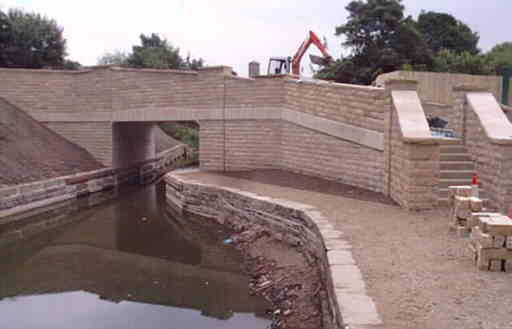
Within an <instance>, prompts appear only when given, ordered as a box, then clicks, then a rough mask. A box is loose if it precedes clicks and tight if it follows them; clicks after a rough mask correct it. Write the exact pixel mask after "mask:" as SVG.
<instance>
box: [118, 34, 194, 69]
mask: <svg viewBox="0 0 512 329" xmlns="http://www.w3.org/2000/svg"><path fill="white" fill-rule="evenodd" d="M140 41H141V45H140V46H133V47H132V53H131V54H130V55H129V56H128V58H127V59H126V64H127V65H128V66H130V67H138V68H155V69H198V68H200V67H201V66H203V60H202V59H192V58H190V55H189V56H187V57H186V58H185V59H183V58H182V57H181V56H180V49H179V48H175V47H174V46H172V45H171V44H170V43H169V42H168V41H167V39H165V38H161V37H160V36H159V35H158V34H155V33H152V34H151V35H150V36H146V35H144V34H141V35H140Z"/></svg>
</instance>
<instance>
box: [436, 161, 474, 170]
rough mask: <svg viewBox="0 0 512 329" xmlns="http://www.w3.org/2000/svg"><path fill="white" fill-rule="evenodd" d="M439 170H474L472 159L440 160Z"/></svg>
mask: <svg viewBox="0 0 512 329" xmlns="http://www.w3.org/2000/svg"><path fill="white" fill-rule="evenodd" d="M440 167H441V170H474V169H475V164H474V163H473V161H441V162H440Z"/></svg>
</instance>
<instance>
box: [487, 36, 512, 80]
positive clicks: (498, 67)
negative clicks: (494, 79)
mask: <svg viewBox="0 0 512 329" xmlns="http://www.w3.org/2000/svg"><path fill="white" fill-rule="evenodd" d="M487 56H488V58H489V62H490V63H491V65H492V66H493V69H494V71H495V72H496V73H498V74H500V73H501V71H502V70H503V69H504V68H505V67H512V42H504V43H500V44H498V45H496V46H494V47H493V48H492V49H491V50H490V51H489V52H488V53H487Z"/></svg>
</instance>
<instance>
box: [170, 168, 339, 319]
mask: <svg viewBox="0 0 512 329" xmlns="http://www.w3.org/2000/svg"><path fill="white" fill-rule="evenodd" d="M165 182H166V185H167V187H166V199H167V202H168V204H169V205H170V206H171V207H173V208H174V209H175V210H176V211H179V212H183V213H190V214H194V215H199V216H202V217H206V218H209V219H212V220H215V221H217V222H218V223H219V224H222V225H224V226H226V227H227V228H229V229H230V230H232V231H233V232H234V234H233V235H232V236H231V240H229V241H228V243H233V244H234V245H235V246H236V247H237V248H238V249H239V250H240V251H241V252H242V255H243V258H244V264H245V270H246V271H247V273H248V274H249V275H250V276H251V278H252V280H251V283H250V288H251V291H252V292H253V293H254V294H258V295H261V296H263V297H265V298H266V299H267V300H269V301H270V302H271V303H272V307H273V313H272V321H273V325H272V326H273V328H294V329H306V328H325V329H326V328H329V329H331V328H333V329H335V328H336V329H337V328H339V329H341V328H343V327H344V325H343V320H342V316H341V313H340V310H339V306H338V301H337V296H336V291H335V288H334V284H333V278H332V275H331V270H330V265H329V261H328V257H327V253H326V250H327V249H326V246H325V244H324V241H323V238H322V234H321V233H320V231H319V229H318V226H317V225H320V224H321V223H322V222H323V221H325V219H324V218H323V217H322V215H321V214H320V213H319V212H318V211H316V210H315V209H314V208H312V207H309V206H306V205H303V204H298V203H293V202H288V201H284V200H276V199H271V198H266V197H261V196H258V195H255V194H252V193H247V192H243V191H240V190H236V189H228V188H219V187H216V186H211V185H206V184H201V183H199V182H195V181H193V180H191V179H189V178H183V177H180V176H179V173H170V174H167V175H166V176H165Z"/></svg>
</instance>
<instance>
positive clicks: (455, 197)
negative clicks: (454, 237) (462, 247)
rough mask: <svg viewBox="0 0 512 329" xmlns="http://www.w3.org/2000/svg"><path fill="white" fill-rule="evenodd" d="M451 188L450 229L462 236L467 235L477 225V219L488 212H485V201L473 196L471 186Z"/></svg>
mask: <svg viewBox="0 0 512 329" xmlns="http://www.w3.org/2000/svg"><path fill="white" fill-rule="evenodd" d="M449 190H450V195H449V202H450V206H451V212H450V229H452V230H454V231H456V232H457V234H458V235H459V236H460V237H467V236H469V233H470V232H471V230H472V228H473V226H475V225H476V222H475V219H476V218H478V216H479V215H481V214H487V213H485V212H483V211H484V207H483V201H482V199H480V198H477V197H473V196H471V195H472V189H471V186H450V187H449Z"/></svg>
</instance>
